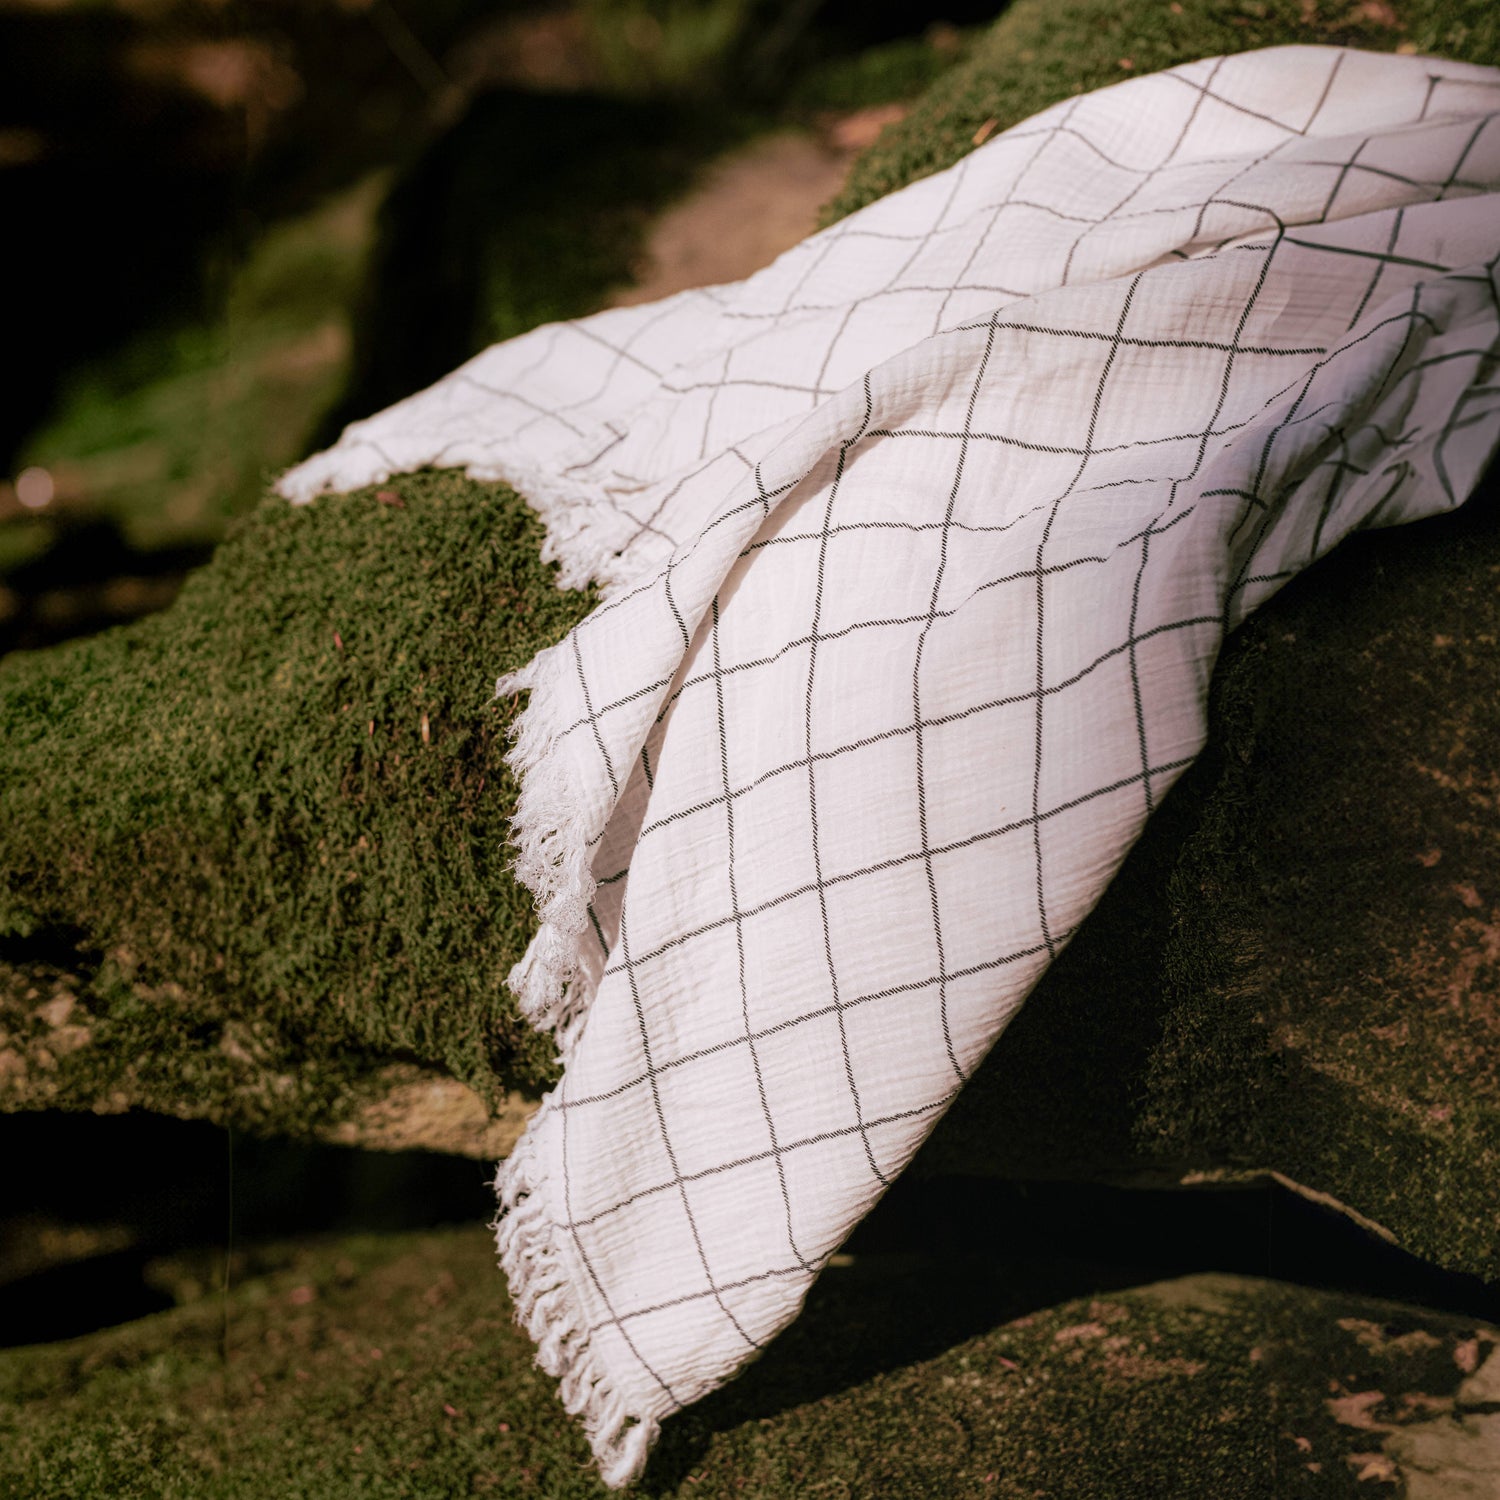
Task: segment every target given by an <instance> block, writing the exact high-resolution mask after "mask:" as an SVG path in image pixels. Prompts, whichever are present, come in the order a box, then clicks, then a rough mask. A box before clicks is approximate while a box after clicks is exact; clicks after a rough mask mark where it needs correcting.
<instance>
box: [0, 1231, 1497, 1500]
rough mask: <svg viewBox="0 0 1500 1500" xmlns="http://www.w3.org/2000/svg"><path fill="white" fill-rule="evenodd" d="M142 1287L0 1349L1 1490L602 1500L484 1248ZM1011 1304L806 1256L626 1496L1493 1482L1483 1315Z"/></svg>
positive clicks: (355, 1244)
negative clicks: (742, 1353)
mask: <svg viewBox="0 0 1500 1500" xmlns="http://www.w3.org/2000/svg"><path fill="white" fill-rule="evenodd" d="M149 1275H150V1277H151V1279H152V1281H153V1283H154V1284H156V1285H157V1286H159V1287H160V1288H161V1289H162V1290H163V1292H165V1293H166V1294H167V1295H169V1296H172V1297H175V1298H176V1299H177V1300H178V1301H179V1302H180V1304H181V1305H179V1306H178V1307H177V1308H176V1309H175V1310H172V1311H168V1312H164V1313H161V1314H158V1315H156V1316H153V1317H149V1318H145V1319H142V1320H139V1321H137V1322H136V1323H133V1324H130V1325H127V1326H125V1327H121V1328H117V1329H111V1330H107V1331H105V1332H102V1333H97V1334H92V1335H89V1336H87V1337H85V1338H81V1339H75V1340H72V1341H70V1342H67V1343H62V1344H56V1345H51V1346H34V1347H31V1348H26V1349H20V1350H14V1351H9V1352H4V1353H0V1492H4V1493H6V1494H16V1495H28V1496H29V1495H37V1496H41V1495H46V1496H48V1497H49V1500H96V1497H97V1500H104V1497H108V1500H130V1497H142V1500H145V1497H148V1496H149V1497H151V1500H177V1497H184V1500H185V1497H188V1496H191V1497H193V1500H232V1497H240V1496H245V1497H250V1496H255V1497H261V1496H266V1495H276V1496H278V1497H281V1496H285V1497H287V1500H296V1497H307V1500H341V1497H344V1496H354V1495H359V1496H364V1497H396V1496H407V1497H429V1496H430V1497H436V1496H452V1495H484V1494H495V1495H505V1496H517V1497H519V1496H528V1495H536V1496H551V1497H554V1500H564V1497H569V1496H579V1497H582V1496H597V1495H603V1494H604V1493H607V1492H606V1491H604V1490H603V1489H602V1487H601V1486H600V1485H599V1483H598V1481H597V1479H596V1477H595V1475H594V1473H593V1470H592V1468H591V1467H590V1466H589V1465H588V1463H587V1450H586V1448H585V1446H584V1443H583V1440H582V1437H581V1435H580V1434H579V1432H578V1430H577V1428H576V1427H575V1425H574V1424H573V1423H571V1422H569V1421H567V1420H566V1419H565V1418H564V1417H563V1413H562V1409H561V1407H560V1406H559V1405H558V1403H557V1399H556V1396H555V1394H554V1392H553V1389H552V1382H551V1381H550V1380H549V1379H548V1378H547V1377H546V1376H544V1375H542V1374H541V1373H540V1372H538V1371H537V1370H536V1369H535V1367H534V1366H533V1365H532V1362H531V1358H530V1352H531V1351H530V1349H529V1347H528V1345H527V1343H526V1340H525V1336H524V1335H523V1334H522V1333H521V1332H520V1331H519V1330H518V1329H517V1328H516V1327H515V1326H514V1324H513V1323H512V1322H511V1319H510V1309H509V1305H508V1303H507V1301H506V1299H505V1295H504V1291H503V1288H502V1285H501V1282H500V1277H499V1275H498V1274H497V1272H496V1271H495V1268H494V1263H493V1255H492V1249H491V1246H490V1244H489V1240H488V1237H487V1236H486V1235H485V1234H484V1233H483V1231H480V1230H472V1231H469V1230H465V1231H459V1232H452V1231H447V1232H439V1233H427V1234H422V1235H405V1236H390V1237H386V1238H383V1239H376V1238H372V1237H363V1238H357V1239H344V1240H333V1241H328V1240H322V1241H310V1242H302V1243H291V1244H282V1245H272V1246H266V1247H262V1248H260V1249H258V1250H255V1251H253V1252H249V1253H241V1254H239V1255H237V1256H236V1257H235V1258H234V1260H233V1262H232V1265H231V1277H230V1280H231V1283H232V1286H231V1290H230V1291H229V1292H228V1293H227V1295H224V1294H221V1292H220V1291H219V1290H218V1288H219V1286H220V1284H221V1281H222V1276H223V1267H222V1262H219V1263H214V1262H212V1261H210V1260H208V1259H206V1258H201V1257H198V1258H195V1257H177V1258H168V1259H163V1260H160V1261H157V1262H155V1263H154V1264H153V1265H152V1266H151V1267H150V1269H149ZM1037 1290H1038V1288H1037V1287H1035V1286H1032V1287H1026V1286H1022V1287H1019V1288H1018V1287H1017V1286H1016V1285H1015V1284H1014V1283H1009V1284H1008V1283H1007V1281H1006V1278H1005V1277H1004V1275H1003V1268H1001V1267H997V1266H995V1265H994V1264H993V1263H986V1264H979V1263H976V1262H974V1261H971V1260H959V1261H953V1262H943V1261H937V1262H934V1261H931V1260H923V1261H922V1263H921V1264H920V1265H917V1266H913V1265H911V1264H909V1263H905V1262H901V1261H892V1260H890V1259H887V1258H882V1257H873V1258H870V1259H858V1260H855V1261H854V1263H853V1264H852V1265H842V1266H839V1267H836V1268H834V1269H833V1270H831V1271H830V1272H829V1273H828V1274H827V1275H826V1276H825V1277H824V1278H823V1280H822V1282H821V1283H820V1284H819V1286H818V1288H817V1289H816V1290H815V1291H814V1293H813V1296H812V1297H811V1299H810V1300H809V1303H808V1306H807V1308H806V1310H805V1312H804V1315H803V1317H802V1318H801V1319H800V1320H799V1321H798V1323H797V1324H796V1325H794V1326H793V1328H792V1329H790V1330H789V1331H788V1332H787V1333H786V1334H785V1335H784V1336H783V1337H782V1338H781V1339H780V1340H779V1341H778V1342H777V1344H776V1345H775V1346H774V1348H773V1349H772V1350H771V1351H770V1352H769V1353H768V1354H767V1355H766V1357H765V1358H764V1359H762V1360H761V1361H760V1362H759V1363H758V1364H756V1365H754V1366H752V1367H751V1368H750V1369H749V1370H748V1371H747V1372H746V1373H745V1374H744V1375H743V1376H741V1377H740V1379H738V1380H737V1381H735V1382H734V1383H733V1384H732V1385H730V1386H728V1387H726V1388H725V1389H724V1390H723V1391H721V1392H719V1393H718V1394H716V1395H714V1396H712V1397H710V1398H709V1400H707V1401H706V1402H704V1403H702V1404H701V1405H699V1406H697V1407H695V1408H693V1409H692V1410H691V1411H689V1412H687V1413H685V1414H683V1415H681V1416H679V1417H676V1418H674V1419H673V1420H672V1422H670V1423H669V1424H668V1425H667V1427H666V1429H665V1432H664V1434H663V1440H662V1444H661V1448H660V1450H659V1451H658V1453H657V1456H656V1458H655V1459H654V1460H653V1463H652V1465H651V1467H650V1469H648V1471H647V1474H646V1477H645V1480H644V1483H643V1491H644V1493H646V1494H648V1495H655V1496H667V1495H673V1496H683V1497H686V1496H689V1495H693V1496H702V1495H719V1496H734V1497H755V1496H762V1497H766V1500H782V1497H784V1496H787V1495H802V1494H819V1495H829V1496H842V1497H862V1496H871V1495H892V1496H895V1495H899V1496H903V1497H913V1500H915V1497H920V1496H932V1497H939V1496H940V1497H943V1500H947V1497H949V1496H954V1495H973V1496H986V1497H988V1496H995V1497H1003V1500H1021V1497H1026V1500H1033V1497H1034V1496H1036V1495H1038V1494H1042V1495H1046V1496H1048V1497H1051V1500H1100V1497H1102V1496H1110V1497H1115V1496H1119V1497H1126V1496H1150V1497H1151V1500H1201V1497H1206V1496H1212V1497H1214V1500H1261V1497H1264V1500H1286V1497H1290V1496H1337V1495H1350V1496H1353V1495H1369V1494H1377V1495H1378V1494H1389V1493H1391V1492H1392V1490H1391V1488H1387V1485H1390V1486H1392V1487H1394V1486H1399V1485H1403V1484H1404V1485H1405V1486H1406V1490H1405V1493H1407V1494H1408V1495H1409V1496H1411V1497H1413V1500H1417V1497H1422V1496H1426V1497H1429V1500H1432V1497H1437V1496H1448V1497H1452V1496H1455V1495H1464V1494H1467V1493H1471V1492H1470V1491H1465V1490H1463V1489H1461V1488H1456V1487H1455V1486H1457V1485H1458V1484H1460V1483H1462V1482H1465V1481H1467V1482H1469V1483H1471V1484H1475V1485H1478V1486H1484V1485H1488V1484H1491V1483H1493V1482H1496V1481H1497V1478H1500V1452H1497V1447H1500V1442H1497V1436H1500V1434H1497V1427H1500V1414H1497V1413H1496V1411H1495V1409H1494V1401H1495V1389H1496V1386H1495V1381H1496V1378H1497V1375H1500V1371H1497V1369H1496V1368H1495V1366H1496V1362H1497V1361H1500V1352H1497V1350H1496V1344H1497V1340H1500V1334H1497V1332H1496V1331H1495V1330H1494V1329H1491V1328H1488V1327H1486V1326H1484V1325H1482V1324H1476V1323H1474V1322H1473V1321H1472V1320H1469V1319H1464V1318H1459V1317H1450V1316H1445V1315H1443V1314H1439V1313H1433V1312H1430V1311H1427V1310H1424V1309H1417V1308H1412V1307H1406V1306H1401V1305H1398V1304H1393V1303H1389V1302H1378V1301H1374V1300H1371V1299H1369V1298H1363V1297H1354V1296H1346V1295H1341V1294H1336V1293H1328V1292H1318V1291H1311V1290H1308V1289H1306V1288H1299V1287H1291V1286H1285V1285H1281V1284H1278V1283H1274V1282H1264V1281H1257V1280H1254V1279H1250V1278H1239V1277H1229V1276H1218V1275H1200V1276H1192V1277H1187V1278H1184V1279H1181V1280H1176V1281H1169V1282H1162V1283H1157V1284H1155V1285H1151V1286H1144V1287H1139V1288H1133V1289H1129V1290H1124V1291H1117V1292H1109V1293H1101V1294H1097V1295H1084V1296H1081V1297H1078V1296H1076V1295H1075V1296H1064V1297H1062V1298H1061V1299H1059V1298H1056V1297H1051V1298H1046V1294H1045V1293H1043V1296H1044V1298H1045V1299H1046V1300H1047V1301H1050V1302H1051V1303H1053V1304H1054V1305H1042V1304H1041V1303H1039V1302H1038V1300H1037V1297H1036V1292H1037ZM1376 1480H1379V1481H1384V1483H1375V1482H1374V1481H1376ZM1424 1485H1425V1486H1426V1488H1423V1486H1424ZM1492 1492H1493V1491H1492V1490H1489V1489H1485V1488H1482V1487H1480V1488H1475V1489H1473V1490H1472V1493H1473V1494H1474V1495H1476V1496H1477V1495H1483V1494H1487V1493H1492Z"/></svg>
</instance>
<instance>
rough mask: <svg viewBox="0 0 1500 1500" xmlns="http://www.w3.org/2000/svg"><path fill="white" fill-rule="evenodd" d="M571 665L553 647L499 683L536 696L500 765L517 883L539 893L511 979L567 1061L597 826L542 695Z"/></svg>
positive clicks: (506, 691)
mask: <svg viewBox="0 0 1500 1500" xmlns="http://www.w3.org/2000/svg"><path fill="white" fill-rule="evenodd" d="M567 667H568V663H567V661H566V659H565V657H564V656H563V654H562V648H561V647H559V646H549V647H547V648H546V649H545V650H544V651H541V652H538V654H537V655H536V656H535V657H533V658H532V660H531V661H530V662H529V663H528V664H527V665H526V666H525V667H523V668H522V669H521V670H520V671H519V672H513V673H511V674H510V675H509V676H507V677H502V678H501V679H500V680H499V681H498V682H497V683H496V684H495V694H496V696H497V697H505V696H508V695H510V694H513V693H518V692H521V691H522V690H524V689H530V690H531V692H532V699H531V702H530V703H528V704H527V705H526V707H525V709H524V710H523V711H522V712H521V714H520V716H519V717H518V718H517V720H516V722H515V725H514V727H513V729H512V730H511V747H510V750H509V751H508V752H507V753H506V757H505V763H506V765H508V766H509V767H510V768H511V770H512V771H514V772H515V774H516V780H517V782H518V783H519V785H520V795H519V797H518V798H517V800H516V810H515V813H514V814H513V815H512V817H511V825H510V828H511V843H512V844H513V845H514V846H515V849H516V857H515V863H514V869H515V874H516V879H517V880H519V881H520V882H521V884H522V885H524V886H525V887H526V889H527V890H529V891H530V892H531V894H532V897H533V898H534V899H535V901H536V908H537V916H538V918H539V923H540V925H539V926H538V928H537V932H536V935H535V936H534V937H533V938H532V940H531V942H530V944H529V945H528V946H527V949H526V952H525V954H524V955H523V957H522V958H521V961H520V962H519V963H518V964H516V965H515V967H514V968H513V969H511V971H510V974H509V976H508V983H509V985H510V988H511V991H512V992H513V993H514V995H515V997H516V1001H517V1004H518V1006H519V1008H520V1011H521V1014H522V1015H523V1016H525V1017H526V1019H527V1020H528V1021H529V1022H530V1023H531V1024H532V1025H533V1026H534V1027H536V1029H537V1030H538V1031H550V1032H551V1033H552V1034H553V1037H554V1038H555V1040H556V1042H557V1047H558V1052H559V1053H560V1054H561V1056H562V1058H563V1060H564V1061H566V1060H567V1058H568V1057H569V1055H570V1054H571V1053H572V1050H573V1045H574V1043H575V1042H576V1040H577V1037H578V1034H579V1032H580V1031H581V1030H582V1024H583V1020H584V1018H585V1016H586V1015H587V1014H588V1007H589V1002H590V1000H591V999H592V998H593V995H592V989H591V987H590V986H588V985H587V984H586V982H585V980H584V977H583V975H582V974H581V973H580V972H579V967H580V962H579V961H580V948H581V943H582V939H583V935H584V932H585V930H586V928H587V926H588V916H589V903H590V902H591V901H592V900H593V899H594V885H595V882H594V875H593V870H592V867H591V866H592V860H593V844H594V835H595V830H594V829H592V828H591V827H590V822H589V819H588V817H587V815H586V813H585V812H584V811H583V810H582V808H581V807H580V806H579V801H578V790H577V788H576V787H575V786H574V785H573V784H572V778H571V776H570V775H569V771H568V766H567V757H566V756H565V755H563V754H561V753H560V752H559V751H558V749H557V738H558V734H559V732H560V731H559V726H558V723H557V718H558V715H557V714H556V712H555V711H554V708H553V702H552V694H551V693H550V692H549V691H548V686H549V681H548V680H549V678H551V677H552V676H553V675H554V674H556V673H558V672H561V671H566V670H567Z"/></svg>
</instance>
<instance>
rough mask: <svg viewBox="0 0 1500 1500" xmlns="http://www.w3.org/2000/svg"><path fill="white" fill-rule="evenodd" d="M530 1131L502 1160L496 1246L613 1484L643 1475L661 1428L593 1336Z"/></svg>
mask: <svg viewBox="0 0 1500 1500" xmlns="http://www.w3.org/2000/svg"><path fill="white" fill-rule="evenodd" d="M536 1169H537V1163H536V1160H535V1153H534V1149H533V1147H532V1143H531V1140H530V1137H529V1135H528V1136H523V1137H522V1139H521V1141H520V1143H519V1144H518V1145H517V1147H516V1149H515V1150H514V1151H513V1152H512V1153H511V1155H510V1157H509V1158H508V1159H507V1160H506V1161H504V1162H502V1163H501V1164H500V1170H499V1172H498V1174H497V1175H496V1178H495V1192H496V1194H497V1195H498V1196H499V1199H500V1213H499V1217H498V1218H497V1219H496V1221H495V1224H494V1230H495V1248H496V1250H497V1251H498V1252H499V1256H500V1265H501V1268H502V1269H503V1270H504V1272H505V1279H506V1281H507V1282H508V1283H509V1285H510V1294H511V1298H512V1300H513V1301H514V1303H515V1307H516V1321H517V1322H518V1323H520V1325H521V1327H522V1328H524V1329H525V1330H526V1332H527V1333H528V1334H529V1335H530V1337H531V1338H532V1340H533V1341H534V1342H535V1343H536V1346H537V1351H536V1362H537V1364H538V1365H539V1366H540V1367H541V1369H542V1370H543V1371H544V1372H545V1373H546V1374H548V1375H551V1376H552V1377H554V1378H555V1379H556V1380H557V1383H558V1385H557V1393H558V1396H559V1398H560V1399H561V1401H562V1404H563V1407H564V1408H565V1409H566V1410H567V1411H568V1412H570V1413H571V1414H572V1415H573V1416H575V1417H578V1418H579V1419H580V1420H581V1422H582V1424H583V1430H584V1433H585V1435H586V1436H587V1437H588V1440H589V1446H590V1447H591V1448H592V1449H593V1451H594V1457H595V1459H596V1460H597V1461H598V1464H599V1473H600V1477H601V1478H602V1479H603V1480H604V1483H605V1484H607V1485H608V1486H609V1487H610V1488H611V1489H619V1488H621V1487H622V1486H624V1485H627V1484H630V1483H631V1482H632V1481H633V1480H636V1479H639V1478H640V1476H641V1473H642V1471H643V1470H644V1469H645V1467H646V1459H647V1457H648V1455H649V1454H650V1452H651V1448H652V1445H653V1444H654V1443H655V1441H656V1436H657V1433H658V1431H659V1430H660V1424H659V1423H658V1422H657V1421H656V1419H655V1418H654V1417H651V1416H647V1415H644V1414H641V1413H638V1412H632V1411H630V1410H628V1408H627V1406H626V1402H625V1400H624V1398H623V1397H622V1396H621V1395H620V1394H619V1392H618V1391H616V1390H615V1389H614V1388H613V1387H612V1386H611V1385H610V1383H609V1378H608V1376H607V1375H606V1374H605V1372H604V1370H603V1368H602V1366H601V1365H600V1364H599V1363H598V1361H597V1360H596V1358H595V1355H594V1350H593V1348H592V1346H591V1345H590V1343H589V1337H588V1325H587V1319H586V1316H585V1314H584V1311H583V1309H582V1307H580V1306H579V1304H578V1300H577V1296H576V1293H575V1291H574V1287H573V1284H572V1278H571V1277H570V1275H569V1273H568V1271H567V1270H566V1269H565V1267H564V1265H563V1261H562V1255H561V1253H560V1251H559V1248H558V1244H557V1240H556V1237H555V1231H554V1228H553V1225H552V1221H551V1219H550V1217H549V1216H548V1214H547V1211H546V1209H545V1207H544V1206H543V1201H542V1197H541V1195H540V1193H539V1191H538V1187H539V1183H538V1180H537V1170H536Z"/></svg>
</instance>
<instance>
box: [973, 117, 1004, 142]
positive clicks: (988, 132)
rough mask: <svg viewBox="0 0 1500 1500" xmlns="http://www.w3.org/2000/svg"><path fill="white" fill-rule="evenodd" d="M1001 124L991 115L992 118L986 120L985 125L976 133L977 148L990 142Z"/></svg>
mask: <svg viewBox="0 0 1500 1500" xmlns="http://www.w3.org/2000/svg"><path fill="white" fill-rule="evenodd" d="M999 123H1000V122H999V120H997V119H996V118H995V117H994V116H993V115H991V116H990V118H989V119H988V120H986V121H985V122H984V124H983V125H981V126H980V127H979V129H978V130H976V131H975V132H974V144H975V145H976V146H982V145H984V143H985V142H986V141H987V140H989V138H990V137H991V136H992V135H994V133H995V128H996V126H998V125H999Z"/></svg>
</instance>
